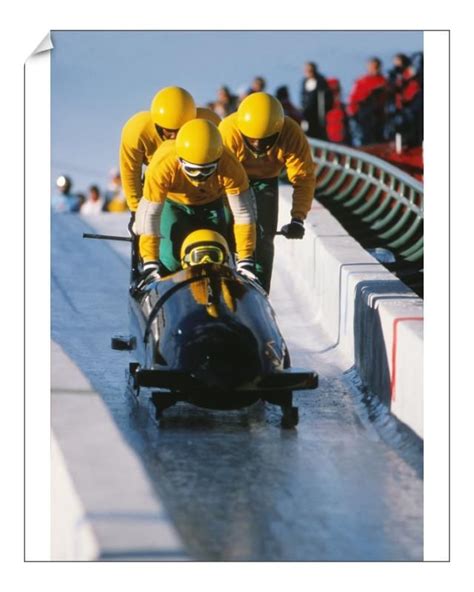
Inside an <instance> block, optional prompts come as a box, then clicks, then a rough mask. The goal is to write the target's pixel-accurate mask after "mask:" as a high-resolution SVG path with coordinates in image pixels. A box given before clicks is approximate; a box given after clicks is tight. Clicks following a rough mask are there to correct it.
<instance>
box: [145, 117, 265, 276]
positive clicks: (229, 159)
mask: <svg viewBox="0 0 474 592" xmlns="http://www.w3.org/2000/svg"><path fill="white" fill-rule="evenodd" d="M226 198H227V200H226ZM226 201H227V203H228V205H229V208H230V211H231V212H232V216H233V220H234V225H233V238H234V242H235V248H236V251H237V262H236V263H237V271H238V272H240V273H241V274H242V275H244V276H246V277H248V278H250V279H256V276H255V263H254V258H253V255H254V250H255V245H256V229H255V204H254V197H253V194H252V192H251V191H250V190H249V182H248V178H247V174H246V173H245V170H244V168H243V167H242V165H241V164H240V163H239V161H238V160H237V159H236V158H235V156H234V155H233V154H232V153H231V152H230V151H229V150H228V149H227V148H225V147H224V146H223V142H222V137H221V135H220V133H219V130H218V129H217V127H216V126H215V125H214V124H213V123H211V122H210V121H208V120H205V119H194V120H192V121H189V122H187V123H186V124H184V125H183V127H182V128H181V129H180V130H179V132H178V135H177V137H176V140H175V141H168V142H164V143H163V144H162V145H161V146H160V148H159V149H158V150H157V151H156V152H155V154H154V156H153V158H152V161H151V163H150V165H149V167H148V169H147V171H146V175H145V185H144V189H143V198H142V199H141V200H140V203H139V205H138V209H137V215H136V220H135V228H134V230H135V232H136V233H137V234H138V235H139V236H141V237H146V238H147V240H146V241H144V242H143V243H142V245H143V247H144V248H143V249H141V253H140V254H141V256H142V259H143V271H144V273H145V274H146V273H150V272H154V273H158V275H163V274H166V273H170V272H175V271H178V270H179V269H181V254H180V250H181V246H182V244H183V241H184V240H185V238H186V237H187V236H188V235H189V234H190V233H191V232H193V231H194V230H199V229H209V230H214V231H216V232H219V233H220V234H221V235H223V236H224V237H226V238H227V239H229V232H230V224H229V221H230V216H229V212H228V210H227V207H226Z"/></svg>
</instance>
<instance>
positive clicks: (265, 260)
mask: <svg viewBox="0 0 474 592" xmlns="http://www.w3.org/2000/svg"><path fill="white" fill-rule="evenodd" d="M219 131H220V132H221V135H222V139H223V141H224V145H225V146H227V148H229V150H231V152H232V153H233V154H234V155H235V156H236V157H237V159H238V160H239V161H240V162H241V163H242V165H243V166H244V168H245V170H246V172H247V174H248V176H249V179H250V186H251V188H252V189H253V191H254V194H255V198H256V205H257V229H258V230H257V249H256V269H257V275H258V276H259V278H260V281H261V283H262V285H263V287H264V288H265V289H266V290H267V292H268V291H269V290H270V282H271V275H272V266H273V256H274V246H273V237H274V235H275V232H276V230H277V222H278V175H279V174H280V172H281V171H282V169H283V168H284V167H286V171H287V175H288V179H289V181H290V183H291V184H292V185H293V207H292V209H291V222H290V223H289V224H286V225H285V226H283V228H282V229H281V232H282V233H283V234H284V235H285V236H286V237H287V238H299V239H301V238H303V235H304V220H305V218H306V216H307V214H308V211H309V210H310V208H311V203H312V201H313V197H314V190H315V187H316V176H315V164H314V162H313V159H312V158H311V151H310V147H309V144H308V141H307V139H306V137H305V135H304V133H303V131H302V130H301V128H300V127H299V125H298V124H297V123H296V122H295V121H293V120H292V119H290V118H289V117H285V116H284V113H283V108H282V106H281V104H280V102H279V101H278V100H277V99H275V98H274V97H272V96H271V95H269V94H267V93H263V92H258V93H253V94H251V95H249V96H248V97H247V98H245V99H244V100H243V101H242V103H241V104H240V106H239V109H238V111H237V112H236V113H232V114H231V115H228V116H227V117H226V118H225V119H224V120H223V121H222V122H221V123H220V125H219Z"/></svg>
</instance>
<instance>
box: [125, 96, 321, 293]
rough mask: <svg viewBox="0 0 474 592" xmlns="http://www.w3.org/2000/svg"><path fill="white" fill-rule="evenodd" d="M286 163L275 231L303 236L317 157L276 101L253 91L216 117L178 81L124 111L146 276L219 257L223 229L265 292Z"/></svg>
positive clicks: (130, 187)
mask: <svg viewBox="0 0 474 592" xmlns="http://www.w3.org/2000/svg"><path fill="white" fill-rule="evenodd" d="M143 165H147V169H146V172H145V177H144V180H143V179H142V168H143ZM283 168H286V172H287V176H288V179H289V181H290V183H291V184H292V186H293V203H292V209H291V221H290V222H289V223H288V224H286V225H285V226H283V227H282V229H281V233H282V234H283V235H284V236H286V238H289V239H301V238H303V235H304V232H305V230H304V221H305V218H306V216H307V214H308V211H309V210H310V208H311V204H312V200H313V196H314V191H315V185H316V176H315V164H314V162H313V160H312V157H311V151H310V147H309V144H308V141H307V139H306V136H305V135H304V133H303V131H302V130H301V128H300V127H299V126H298V124H297V123H296V122H295V121H293V120H292V119H290V118H289V117H286V116H285V115H284V113H283V108H282V106H281V104H280V102H279V101H278V100H277V99H276V98H274V97H273V96H271V95H269V94H267V93H264V92H256V93H253V94H250V95H249V96H247V97H246V98H245V99H244V100H243V101H242V103H241V104H240V106H239V108H238V110H237V112H236V113H232V114H231V115H229V116H227V117H226V118H225V119H223V120H222V121H221V120H220V118H219V116H218V115H217V114H216V113H214V112H213V111H211V110H210V109H205V108H196V105H195V102H194V100H193V98H192V96H191V95H190V94H189V93H188V92H187V91H186V90H184V89H183V88H180V87H177V86H171V87H167V88H164V89H162V90H160V91H159V92H158V93H157V94H156V96H155V97H154V99H153V101H152V104H151V108H150V110H149V111H142V112H139V113H136V114H135V115H134V116H133V117H131V118H130V119H129V120H128V121H127V123H126V124H125V126H124V128H123V130H122V137H121V145H120V173H121V178H122V184H123V188H124V192H125V196H126V198H127V204H128V207H129V209H130V212H131V219H130V224H129V230H130V232H131V233H132V234H136V235H138V237H139V238H138V241H139V242H138V244H139V254H140V258H141V260H142V264H143V278H147V277H149V276H150V274H153V275H154V276H155V277H157V278H158V277H160V276H164V275H167V274H169V273H173V272H175V271H178V270H179V269H181V268H182V267H185V266H187V265H192V264H197V263H203V262H215V263H222V262H223V258H224V257H228V250H226V249H223V248H222V244H223V242H224V243H225V241H222V237H224V238H225V239H226V241H227V242H228V243H229V245H230V246H231V250H232V251H234V252H235V253H236V268H237V271H238V272H239V273H240V274H242V275H243V276H245V277H247V278H249V279H252V280H257V281H258V282H259V283H260V284H261V285H262V286H263V288H264V289H265V290H266V291H267V293H268V292H269V290H270V284H271V276H272V267H273V255H274V245H273V240H274V236H275V233H276V231H277V220H278V176H279V174H280V173H281V171H282V170H283ZM190 239H191V240H190ZM183 247H184V249H183Z"/></svg>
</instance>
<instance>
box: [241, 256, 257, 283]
mask: <svg viewBox="0 0 474 592" xmlns="http://www.w3.org/2000/svg"><path fill="white" fill-rule="evenodd" d="M237 273H240V275H241V276H243V277H244V278H247V279H248V280H252V281H253V282H258V278H257V276H256V275H255V261H254V259H253V257H247V258H246V259H240V261H237Z"/></svg>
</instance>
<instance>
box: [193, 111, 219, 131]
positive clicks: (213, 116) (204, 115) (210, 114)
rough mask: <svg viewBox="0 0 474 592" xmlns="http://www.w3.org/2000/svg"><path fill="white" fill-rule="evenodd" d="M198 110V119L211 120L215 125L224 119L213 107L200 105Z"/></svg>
mask: <svg viewBox="0 0 474 592" xmlns="http://www.w3.org/2000/svg"><path fill="white" fill-rule="evenodd" d="M196 111H197V114H196V119H207V121H210V122H211V123H213V124H214V125H215V126H218V125H219V123H220V122H221V121H222V119H221V118H220V117H219V115H217V113H216V112H215V111H213V110H212V109H208V108H207V107H198V108H197V109H196Z"/></svg>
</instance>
